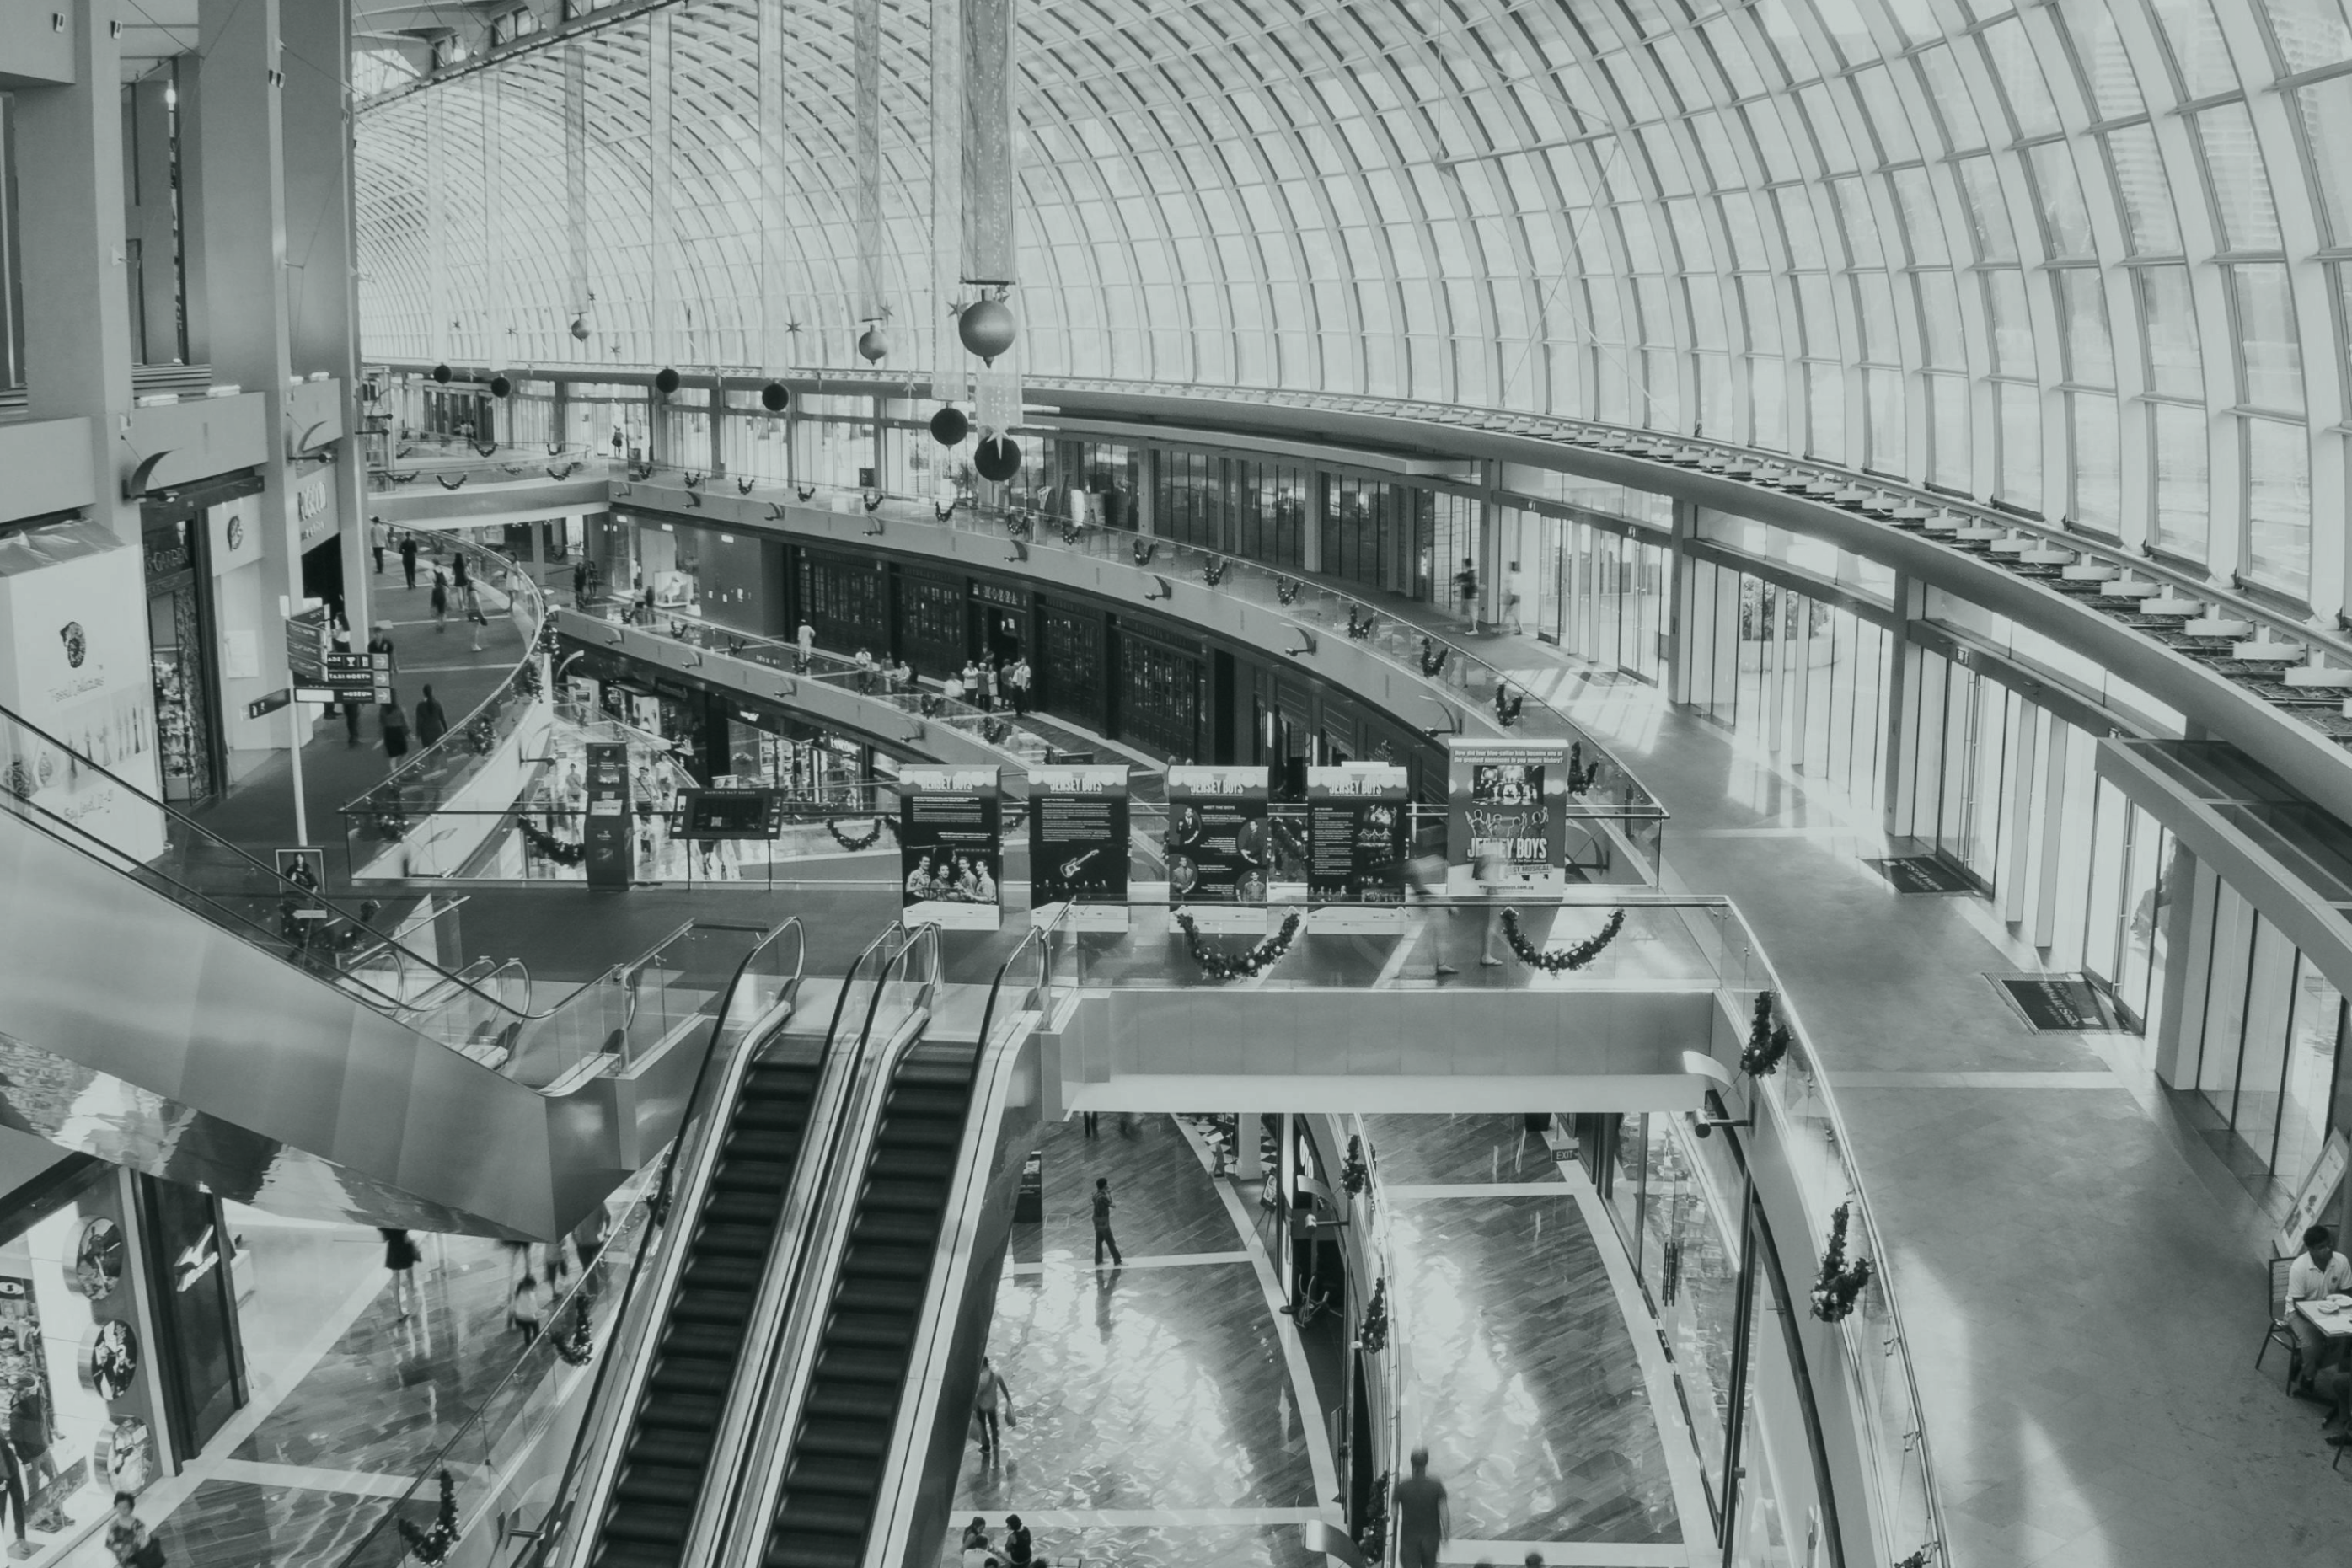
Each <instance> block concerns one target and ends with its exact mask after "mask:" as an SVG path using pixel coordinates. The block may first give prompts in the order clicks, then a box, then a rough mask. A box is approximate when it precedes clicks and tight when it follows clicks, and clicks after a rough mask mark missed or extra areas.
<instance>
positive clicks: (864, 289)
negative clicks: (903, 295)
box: [849, 0, 884, 322]
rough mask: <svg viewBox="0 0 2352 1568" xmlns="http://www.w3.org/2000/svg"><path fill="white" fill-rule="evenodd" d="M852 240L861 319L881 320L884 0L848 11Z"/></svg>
mask: <svg viewBox="0 0 2352 1568" xmlns="http://www.w3.org/2000/svg"><path fill="white" fill-rule="evenodd" d="M849 34H850V86H851V102H850V107H851V110H852V111H853V114H854V122H853V125H852V136H853V140H852V141H851V142H850V166H849V171H850V178H851V181H852V182H853V184H854V189H853V190H852V191H851V193H850V194H851V200H852V206H851V208H850V213H851V221H852V228H851V237H852V239H853V241H854V242H855V244H856V253H857V273H856V287H857V298H856V301H855V303H856V310H855V312H854V314H855V315H856V318H857V319H858V320H860V321H874V322H878V321H880V320H881V319H882V315H883V310H884V303H883V293H882V0H854V3H853V4H852V5H851V6H850V11H849Z"/></svg>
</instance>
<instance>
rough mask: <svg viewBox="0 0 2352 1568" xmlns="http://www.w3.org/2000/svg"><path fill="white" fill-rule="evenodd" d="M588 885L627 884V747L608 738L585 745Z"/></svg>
mask: <svg viewBox="0 0 2352 1568" xmlns="http://www.w3.org/2000/svg"><path fill="white" fill-rule="evenodd" d="M583 838H584V840H585V841H586V843H587V846H588V853H587V862H588V885H589V886H590V887H596V888H604V889H608V890H618V889H621V888H625V887H626V886H628V885H629V870H630V867H629V748H628V747H626V746H623V745H619V744H617V743H614V742H611V741H594V742H592V743H590V745H589V747H588V821H587V824H586V831H585V833H584V834H583Z"/></svg>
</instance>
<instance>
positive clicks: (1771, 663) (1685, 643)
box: [1681, 557, 1892, 814]
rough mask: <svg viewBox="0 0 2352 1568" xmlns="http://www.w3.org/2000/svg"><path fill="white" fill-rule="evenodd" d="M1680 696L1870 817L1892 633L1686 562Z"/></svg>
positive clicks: (1766, 583)
mask: <svg viewBox="0 0 2352 1568" xmlns="http://www.w3.org/2000/svg"><path fill="white" fill-rule="evenodd" d="M1684 581H1685V592H1684V600H1683V613H1682V620H1681V625H1682V628H1683V636H1682V653H1681V656H1682V663H1683V675H1684V679H1685V683H1686V685H1685V700H1686V701H1688V702H1689V703H1690V704H1691V706H1694V707H1695V708H1696V709H1697V710H1698V711H1699V712H1700V713H1703V714H1705V715H1706V716H1708V717H1710V718H1712V719H1714V720H1715V721H1716V722H1717V724H1720V725H1723V726H1724V727H1727V728H1728V729H1731V730H1733V731H1735V732H1736V733H1738V735H1740V736H1741V737H1743V738H1745V739H1747V740H1748V741H1749V742H1751V743H1752V744H1754V745H1756V746H1758V747H1760V748H1761V749H1763V750H1764V751H1765V752H1766V753H1767V754H1768V755H1769V756H1771V757H1773V758H1776V759H1778V760H1780V762H1781V763H1782V764H1783V765H1785V766H1787V767H1790V768H1794V769H1795V770H1796V771H1798V772H1800V773H1802V774H1804V775H1806V776H1807V777H1808V778H1810V779H1819V780H1821V781H1822V782H1823V783H1825V784H1828V785H1829V786H1831V787H1832V789H1837V790H1838V791H1840V792H1842V793H1843V795H1844V796H1845V797H1846V799H1847V800H1848V802H1849V803H1850V805H1851V807H1852V809H1853V810H1855V811H1856V812H1857V813H1862V814H1874V813H1875V812H1876V810H1877V809H1878V801H1879V784H1880V771H1881V763H1882V758H1883V755H1884V752H1885V733H1886V697H1887V667H1888V651H1889V647H1890V643H1891V641H1892V633H1890V632H1888V631H1887V629H1886V628H1885V626H1884V625H1882V624H1880V623H1879V622H1878V621H1877V620H1876V619H1875V618H1874V617H1873V616H1865V615H1864V614H1863V613H1862V612H1860V611H1858V610H1856V609H1854V608H1853V607H1852V606H1851V605H1850V604H1849V603H1847V602H1845V601H1839V600H1831V599H1826V598H1817V597H1815V596H1813V595H1811V594H1809V593H1805V592H1801V591H1798V590H1796V589H1794V588H1790V587H1787V586H1784V585H1782V584H1780V583H1779V582H1775V581H1771V580H1767V579H1765V578H1762V577H1759V576H1755V575H1752V574H1750V573H1748V572H1745V571H1741V570H1737V569H1736V568H1733V567H1730V566H1727V565H1723V564H1719V563H1718V562H1717V561H1714V560H1709V559H1699V558H1696V557H1694V558H1693V559H1690V560H1688V561H1687V562H1685V570H1684Z"/></svg>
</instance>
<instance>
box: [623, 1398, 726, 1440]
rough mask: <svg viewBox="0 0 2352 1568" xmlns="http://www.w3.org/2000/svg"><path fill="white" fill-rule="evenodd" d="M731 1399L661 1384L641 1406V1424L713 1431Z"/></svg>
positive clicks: (691, 1430) (641, 1426) (689, 1430)
mask: <svg viewBox="0 0 2352 1568" xmlns="http://www.w3.org/2000/svg"><path fill="white" fill-rule="evenodd" d="M726 1406H727V1401H726V1400H725V1399H723V1398H716V1399H715V1398H712V1397H711V1396H709V1395H707V1394H688V1393H685V1392H683V1391H677V1390H671V1389H667V1388H657V1389H655V1390H654V1391H653V1392H652V1393H650V1394H648V1395H646V1402H645V1403H644V1404H643V1405H642V1406H639V1407H638V1409H637V1426H638V1427H640V1428H641V1429H642V1428H646V1427H667V1428H668V1429H670V1430H672V1431H678V1432H709V1430H710V1429H711V1428H712V1427H716V1426H718V1424H719V1412H720V1411H721V1410H723V1409H725V1408H726Z"/></svg>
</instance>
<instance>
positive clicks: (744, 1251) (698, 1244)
mask: <svg viewBox="0 0 2352 1568" xmlns="http://www.w3.org/2000/svg"><path fill="white" fill-rule="evenodd" d="M776 1207H777V1208H778V1209H779V1210H780V1211H781V1210H782V1207H783V1205H782V1203H779V1204H777V1206H776ZM775 1227H776V1220H775V1216H774V1215H770V1216H769V1217H768V1218H767V1220H766V1222H765V1223H764V1224H753V1223H751V1222H750V1221H747V1220H741V1219H734V1218H729V1219H726V1220H723V1221H721V1222H719V1223H716V1224H705V1225H704V1226H703V1228H701V1229H700V1230H698V1231H697V1232H696V1233H695V1237H694V1250H695V1252H696V1253H697V1254H698V1255H700V1254H702V1253H707V1252H723V1253H728V1254H730V1255H732V1256H735V1257H743V1256H747V1255H748V1256H750V1257H753V1258H764V1257H766V1256H767V1255H768V1244H769V1243H770V1242H772V1241H773V1240H774V1239H776V1229H775Z"/></svg>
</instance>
